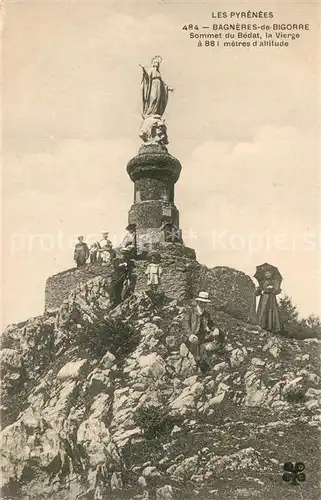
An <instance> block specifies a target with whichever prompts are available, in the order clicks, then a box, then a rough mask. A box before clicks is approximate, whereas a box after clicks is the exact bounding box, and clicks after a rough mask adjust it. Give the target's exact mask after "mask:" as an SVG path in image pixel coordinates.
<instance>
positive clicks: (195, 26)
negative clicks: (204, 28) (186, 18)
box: [183, 24, 198, 30]
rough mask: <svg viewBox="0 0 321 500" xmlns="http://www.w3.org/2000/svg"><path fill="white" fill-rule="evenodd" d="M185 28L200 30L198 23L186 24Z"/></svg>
mask: <svg viewBox="0 0 321 500" xmlns="http://www.w3.org/2000/svg"><path fill="white" fill-rule="evenodd" d="M183 30H198V26H197V24H185V26H183Z"/></svg>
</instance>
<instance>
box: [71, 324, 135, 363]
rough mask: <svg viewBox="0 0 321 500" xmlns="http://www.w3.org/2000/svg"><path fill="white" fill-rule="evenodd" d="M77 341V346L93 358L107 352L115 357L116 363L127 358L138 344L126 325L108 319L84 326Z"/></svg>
mask: <svg viewBox="0 0 321 500" xmlns="http://www.w3.org/2000/svg"><path fill="white" fill-rule="evenodd" d="M78 339H79V341H78V342H77V343H78V345H80V346H81V347H83V348H85V349H86V350H87V351H88V353H89V354H90V355H91V356H93V357H94V358H99V357H102V356H103V355H104V354H105V352H106V351H107V350H108V351H110V352H111V353H112V354H113V355H114V356H115V357H116V360H117V362H119V361H121V360H123V359H124V357H126V356H128V355H129V354H130V353H131V352H132V351H133V350H134V349H135V347H136V346H137V343H138V339H137V337H136V335H135V333H134V332H133V331H132V329H131V328H130V327H129V326H128V325H125V324H124V323H122V322H121V321H120V320H113V319H110V318H108V319H100V320H98V321H95V322H94V323H93V324H87V325H85V326H84V327H83V329H82V331H81V332H80V333H79V337H78Z"/></svg>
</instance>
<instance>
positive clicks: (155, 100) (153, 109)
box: [140, 56, 173, 119]
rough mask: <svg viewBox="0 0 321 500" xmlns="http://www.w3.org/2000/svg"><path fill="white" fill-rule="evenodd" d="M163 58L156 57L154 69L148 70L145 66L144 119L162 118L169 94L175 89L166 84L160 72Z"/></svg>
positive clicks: (153, 62)
mask: <svg viewBox="0 0 321 500" xmlns="http://www.w3.org/2000/svg"><path fill="white" fill-rule="evenodd" d="M161 60H162V58H161V57H160V56H156V57H154V58H153V59H152V67H151V68H150V69H149V70H146V69H145V68H144V67H143V66H141V65H140V66H141V68H142V69H143V78H142V99H143V118H144V119H145V118H147V117H149V116H153V117H155V118H161V117H162V115H163V113H164V111H165V108H166V105H167V101H168V92H172V91H173V89H171V88H169V86H168V85H166V83H164V81H163V79H162V76H161V74H160V71H159V65H160V63H161Z"/></svg>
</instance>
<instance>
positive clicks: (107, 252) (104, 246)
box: [98, 232, 113, 264]
mask: <svg viewBox="0 0 321 500" xmlns="http://www.w3.org/2000/svg"><path fill="white" fill-rule="evenodd" d="M108 236H109V233H107V232H104V233H102V239H101V240H100V242H99V248H98V255H99V261H100V262H102V263H103V264H106V263H107V262H109V261H110V258H111V251H112V248H113V245H112V242H111V241H110V240H109V239H108Z"/></svg>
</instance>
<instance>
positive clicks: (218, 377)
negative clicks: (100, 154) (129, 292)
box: [0, 276, 321, 500]
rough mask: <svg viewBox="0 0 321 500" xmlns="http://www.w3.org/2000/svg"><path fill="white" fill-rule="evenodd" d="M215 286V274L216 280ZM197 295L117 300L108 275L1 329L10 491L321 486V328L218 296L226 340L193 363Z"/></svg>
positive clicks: (189, 492)
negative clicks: (294, 480)
mask: <svg viewBox="0 0 321 500" xmlns="http://www.w3.org/2000/svg"><path fill="white" fill-rule="evenodd" d="M213 286H214V285H213ZM187 307H188V301H187V300H186V299H182V300H170V299H168V298H166V296H164V295H163V296H157V297H156V296H150V295H148V294H147V293H146V292H144V291H142V292H137V293H135V294H134V295H133V296H132V297H130V298H129V299H127V301H125V302H124V303H123V304H121V305H120V306H118V307H117V308H116V309H113V310H112V311H111V310H110V302H109V295H108V279H107V278H105V277H101V276H100V277H96V278H94V279H91V280H88V281H87V282H86V283H84V284H80V285H78V286H77V287H76V289H75V290H74V291H73V292H72V293H71V295H70V296H69V297H68V299H66V300H65V301H64V302H63V303H62V304H61V305H60V306H59V307H58V308H56V309H52V310H50V311H49V310H48V311H47V312H46V313H45V314H44V316H42V317H37V318H32V319H30V320H29V321H27V322H24V323H21V324H17V325H11V326H10V327H8V328H7V329H6V331H5V332H4V334H3V340H2V350H1V351H0V354H1V360H2V401H1V403H2V426H3V428H2V431H1V443H2V452H1V469H2V473H1V481H2V497H3V498H4V499H12V498H19V499H26V500H27V499H28V500H40V499H45V498H46V499H52V500H58V499H59V500H62V499H66V500H67V499H68V500H76V499H88V500H91V499H107V498H108V499H123V498H127V499H129V498H130V499H134V498H136V499H156V500H174V499H194V498H202V499H204V500H205V499H207V498H213V499H223V500H225V499H226V500H227V499H231V498H233V499H245V498H262V499H266V500H268V499H272V498H291V499H294V498H300V497H299V496H298V490H297V489H296V488H298V487H295V486H293V485H289V484H288V483H285V482H283V481H282V473H283V463H284V462H286V461H289V460H293V461H296V460H297V461H299V460H300V461H303V462H304V463H305V465H306V474H307V478H308V480H307V481H306V483H304V484H303V486H302V489H305V490H306V492H307V495H309V496H306V497H304V498H309V499H314V498H318V494H319V489H318V487H319V485H318V477H319V472H318V471H319V467H318V466H319V455H318V451H319V434H318V432H319V427H320V394H321V390H320V380H319V348H320V343H319V342H318V341H317V340H308V341H295V340H290V339H286V338H282V337H280V336H274V335H272V334H270V333H267V332H265V331H264V330H262V329H260V328H259V327H257V326H253V325H250V324H249V323H246V322H244V321H242V320H240V319H236V318H235V317H234V316H232V315H231V314H228V313H227V312H224V311H222V310H217V309H216V308H215V304H214V307H213V310H212V316H213V320H214V321H215V324H216V326H217V328H219V329H220V331H221V332H222V333H223V335H224V338H225V340H224V343H223V344H222V343H220V344H213V345H211V346H209V364H210V371H209V372H208V373H207V374H206V375H201V374H198V373H197V372H196V366H195V361H194V358H193V356H192V355H191V354H190V352H189V351H188V349H187V347H186V344H185V342H186V332H185V330H184V322H183V318H184V314H185V311H186V308H187Z"/></svg>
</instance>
